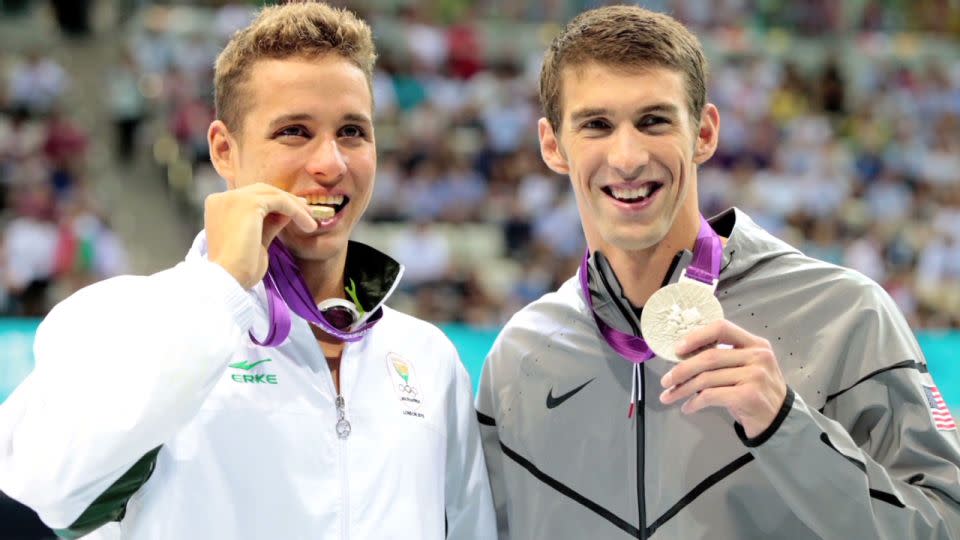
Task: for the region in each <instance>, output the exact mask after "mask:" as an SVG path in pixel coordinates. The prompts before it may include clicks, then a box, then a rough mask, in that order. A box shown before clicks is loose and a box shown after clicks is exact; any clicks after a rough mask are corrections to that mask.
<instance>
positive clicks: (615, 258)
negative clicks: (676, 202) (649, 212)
mask: <svg viewBox="0 0 960 540" xmlns="http://www.w3.org/2000/svg"><path fill="white" fill-rule="evenodd" d="M699 232H700V214H699V213H693V214H692V216H683V215H678V216H677V219H676V221H675V222H674V223H673V225H672V226H671V228H670V232H668V233H667V236H666V237H664V239H663V240H661V241H660V242H658V243H657V244H656V245H653V246H651V247H649V248H646V249H640V250H622V249H615V248H612V249H609V251H610V253H609V254H607V251H606V250H604V252H603V253H604V255H606V256H607V258H608V259H609V260H610V266H611V267H612V268H613V271H614V273H616V275H617V279H618V280H619V281H620V285H621V286H622V287H623V292H624V294H625V295H626V297H627V300H629V301H630V303H631V304H633V305H634V306H637V307H642V306H643V305H644V304H646V303H647V299H649V298H650V296H651V295H653V293H655V292H657V290H658V289H660V287H661V286H662V285H663V280H664V278H665V277H666V274H667V271H668V270H669V269H670V265H671V264H672V263H673V258H674V257H675V256H676V255H677V253H678V252H680V251H683V250H685V249H688V250H691V251H692V250H693V248H694V245H695V244H696V241H697V234H698V233H699Z"/></svg>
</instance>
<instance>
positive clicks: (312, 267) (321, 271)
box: [297, 250, 347, 303]
mask: <svg viewBox="0 0 960 540" xmlns="http://www.w3.org/2000/svg"><path fill="white" fill-rule="evenodd" d="M346 263H347V257H346V250H344V251H343V254H341V255H338V256H336V257H331V258H330V259H324V260H312V261H305V260H301V259H297V266H298V268H299V269H300V273H301V275H303V280H304V281H305V282H306V284H307V288H308V289H309V290H310V294H311V295H313V300H314V301H315V302H317V303H319V302H322V301H323V300H326V299H328V298H346V292H345V291H344V289H343V273H344V270H345V268H346Z"/></svg>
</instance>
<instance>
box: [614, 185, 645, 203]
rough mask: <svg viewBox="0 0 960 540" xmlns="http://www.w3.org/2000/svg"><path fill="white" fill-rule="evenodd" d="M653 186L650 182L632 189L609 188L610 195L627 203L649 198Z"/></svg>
mask: <svg viewBox="0 0 960 540" xmlns="http://www.w3.org/2000/svg"><path fill="white" fill-rule="evenodd" d="M654 185H655V184H653V183H652V182H648V183H645V184H642V185H641V186H640V187H636V188H632V189H628V188H621V187H614V186H610V193H612V194H613V196H614V198H616V199H620V200H624V201H629V200H633V199H640V198H644V197H649V196H650V192H651V191H653V187H654Z"/></svg>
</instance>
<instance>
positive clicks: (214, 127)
mask: <svg viewBox="0 0 960 540" xmlns="http://www.w3.org/2000/svg"><path fill="white" fill-rule="evenodd" d="M207 144H208V145H209V146H210V162H211V163H212V164H213V168H214V169H216V171H217V174H219V175H220V177H221V178H223V179H224V180H226V181H227V187H228V188H229V189H234V188H235V187H237V178H236V174H237V169H238V165H237V161H238V159H239V157H240V156H239V148H238V145H237V142H236V139H234V138H233V135H232V134H231V133H230V129H229V128H227V125H226V124H224V123H223V122H222V121H220V120H214V121H213V122H212V123H211V124H210V128H209V129H207Z"/></svg>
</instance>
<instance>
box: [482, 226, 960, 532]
mask: <svg viewBox="0 0 960 540" xmlns="http://www.w3.org/2000/svg"><path fill="white" fill-rule="evenodd" d="M711 223H712V225H713V227H714V229H716V230H717V232H718V233H719V234H720V235H721V236H726V237H728V238H729V241H728V243H727V245H726V247H725V249H724V267H723V269H722V271H721V273H720V282H719V286H718V287H717V292H716V294H717V297H718V298H719V299H720V302H721V304H722V305H723V308H724V312H725V315H726V318H727V319H728V320H730V321H732V322H734V323H736V324H737V325H739V326H741V327H743V328H745V329H746V330H748V331H750V332H751V333H754V334H756V335H759V336H762V337H764V338H766V339H767V340H769V341H770V343H771V344H772V345H773V348H774V351H775V352H776V355H777V358H778V359H779V362H780V365H781V369H782V371H783V373H784V376H785V377H786V379H787V383H788V385H789V389H788V395H787V399H786V402H785V403H784V406H783V408H782V409H781V411H780V414H779V415H778V417H777V418H776V419H775V420H774V422H773V425H771V427H770V428H769V429H768V430H767V431H766V432H764V433H763V434H761V435H760V436H758V437H757V438H756V439H752V440H748V439H747V438H746V437H745V435H744V433H743V431H742V429H741V428H740V427H739V426H738V425H735V424H734V422H733V420H732V419H731V417H730V416H729V414H728V413H727V412H726V411H725V410H723V409H718V408H713V409H706V410H704V411H700V412H698V413H695V414H692V415H689V416H687V415H684V414H682V413H681V412H680V406H679V404H674V405H669V406H668V405H663V404H661V403H660V401H659V399H658V396H659V394H660V392H661V391H662V390H663V389H662V388H661V387H660V384H659V380H660V378H661V377H662V376H663V375H664V374H665V373H666V372H667V371H668V370H669V369H670V368H671V367H672V365H673V364H671V363H669V362H667V361H665V360H662V359H660V358H652V359H651V360H649V361H647V362H645V363H644V364H643V367H642V372H641V382H640V387H641V389H642V397H641V401H642V402H641V403H640V404H639V407H638V409H637V413H636V414H634V415H633V417H632V418H629V417H628V414H627V413H628V406H629V404H630V401H631V382H632V371H633V368H632V365H631V364H630V363H628V362H627V361H625V360H623V359H622V358H621V357H620V356H619V355H618V354H617V353H616V352H614V351H613V349H611V348H610V346H609V345H607V344H606V343H605V342H604V341H603V338H602V337H601V335H600V333H599V331H598V329H597V326H596V324H595V322H594V321H593V319H592V317H591V314H590V313H589V311H588V310H587V307H586V304H585V302H584V300H583V297H582V294H581V292H580V288H579V285H578V282H577V279H576V278H572V279H570V280H569V281H567V282H566V283H565V284H564V285H563V286H562V287H561V288H560V289H559V290H558V291H557V292H554V293H551V294H548V295H546V296H544V297H543V298H541V299H540V300H538V301H536V302H534V303H532V304H530V305H529V306H527V307H526V308H524V309H523V310H521V311H520V312H518V313H517V314H516V315H515V316H514V317H513V318H512V319H511V320H510V322H509V323H508V324H507V325H506V327H505V328H504V329H503V331H502V333H501V334H500V336H499V337H498V339H497V341H496V343H495V345H494V347H493V349H492V350H491V352H490V355H489V357H488V358H487V361H486V364H485V366H484V368H483V376H482V379H481V382H480V389H479V394H478V397H477V410H478V416H479V418H480V422H481V431H482V436H483V442H484V450H485V454H486V461H487V468H488V469H489V472H490V480H491V483H492V486H493V495H494V501H495V505H496V509H497V518H498V525H499V530H500V535H501V538H502V539H508V538H509V539H514V540H517V539H523V540H535V539H544V540H546V539H551V540H553V539H558V538H560V539H588V540H607V539H610V540H614V539H616V540H620V539H625V538H655V539H663V540H674V539H675V540H693V539H706V538H709V539H769V538H783V539H791V540H801V539H814V538H825V539H838V540H855V539H870V540H873V539H889V540H911V539H921V538H922V539H951V538H952V539H960V437H958V433H957V431H956V429H955V428H954V429H947V428H944V427H943V425H942V424H941V425H940V427H938V424H937V422H936V421H935V415H936V414H940V415H942V414H943V411H942V410H940V409H939V408H938V407H937V406H936V405H935V403H934V401H932V400H931V399H930V396H931V394H935V392H936V387H935V385H934V383H933V380H932V379H931V376H930V374H929V373H928V371H927V366H926V362H925V360H924V358H923V354H922V353H921V351H920V347H919V346H918V345H917V342H916V340H915V338H914V336H913V334H912V332H911V331H910V329H909V327H908V326H907V324H906V322H905V321H904V319H903V317H902V316H901V314H900V313H899V311H898V310H897V308H896V305H895V304H894V303H893V301H892V300H891V299H890V297H889V296H888V295H887V294H886V293H885V292H884V291H883V290H882V289H881V288H880V287H879V286H878V285H877V284H876V283H874V282H872V281H870V280H868V279H867V278H865V277H863V276H862V275H860V274H858V273H856V272H853V271H851V270H848V269H845V268H840V267H837V266H833V265H830V264H826V263H823V262H821V261H817V260H814V259H811V258H809V257H806V256H804V255H803V254H802V253H800V252H799V251H797V250H796V249H794V248H792V247H790V246H789V245H787V244H785V243H784V242H782V241H780V240H778V239H776V238H774V237H773V236H771V235H770V234H768V233H767V232H765V231H764V230H762V229H761V228H760V227H758V226H757V225H756V224H754V223H753V222H752V221H751V220H750V218H749V217H748V216H747V215H745V214H744V213H742V212H740V211H739V210H729V211H727V212H724V213H723V214H721V215H720V216H717V217H716V218H714V219H712V220H711ZM678 272H679V270H675V271H674V273H673V278H672V279H675V278H676V274H677V273H678ZM591 287H592V288H593V287H594V284H593V282H591ZM603 294H604V293H603V292H602V291H601V292H599V293H597V292H595V296H594V298H595V300H594V302H595V305H597V309H598V313H599V314H600V315H601V317H603V318H604V320H606V321H607V322H608V323H610V324H611V325H613V326H615V327H617V328H620V329H623V330H625V329H626V327H625V325H624V323H625V320H626V319H625V318H623V317H621V318H620V320H617V319H618V317H617V314H616V313H617V312H616V310H613V309H610V308H609V304H610V303H611V302H612V300H611V299H609V298H607V302H606V303H604V302H603V300H604V299H603ZM597 295H599V297H600V298H599V300H600V302H599V303H598V301H597Z"/></svg>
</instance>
